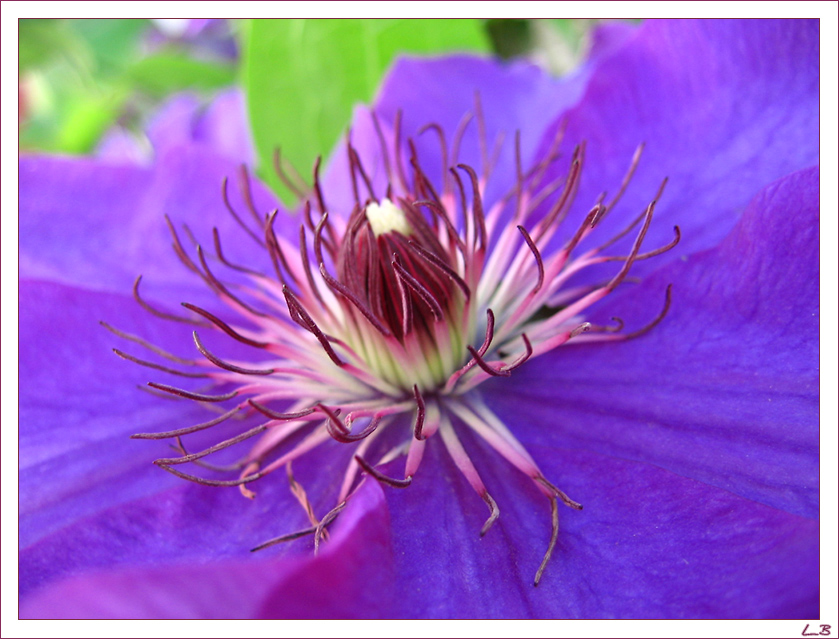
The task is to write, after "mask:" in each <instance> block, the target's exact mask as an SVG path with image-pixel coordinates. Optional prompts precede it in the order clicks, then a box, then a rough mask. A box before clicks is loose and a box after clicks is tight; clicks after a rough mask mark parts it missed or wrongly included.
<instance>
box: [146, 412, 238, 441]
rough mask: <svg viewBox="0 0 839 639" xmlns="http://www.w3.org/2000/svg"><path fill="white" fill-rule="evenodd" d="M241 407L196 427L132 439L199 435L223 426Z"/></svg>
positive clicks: (149, 434)
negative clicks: (218, 425) (200, 432)
mask: <svg viewBox="0 0 839 639" xmlns="http://www.w3.org/2000/svg"><path fill="white" fill-rule="evenodd" d="M239 410H240V407H239V406H236V408H231V409H230V410H229V411H227V412H226V413H223V414H222V415H219V416H218V417H216V418H215V419H211V420H210V421H208V422H204V423H202V424H196V425H195V426H187V427H186V428H178V429H175V430H169V431H166V432H164V433H136V434H134V435H131V439H169V438H170V437H180V436H181V435H189V434H190V433H197V432H198V431H200V430H205V429H207V428H212V427H213V426H215V425H217V424H221V423H222V422H223V421H226V420H228V419H230V418H231V417H232V416H233V415H235V414H236V413H237V412H239Z"/></svg>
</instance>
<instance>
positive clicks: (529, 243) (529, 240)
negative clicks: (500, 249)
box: [516, 224, 545, 295]
mask: <svg viewBox="0 0 839 639" xmlns="http://www.w3.org/2000/svg"><path fill="white" fill-rule="evenodd" d="M516 228H517V229H518V230H519V232H520V233H521V234H522V237H523V238H524V241H525V243H526V244H527V248H529V249H530V252H531V253H533V257H534V258H536V268H537V269H538V270H539V276H538V277H537V279H536V286H534V287H533V290H532V291H530V294H531V295H535V294H536V292H537V291H538V290H539V289H540V288H542V284H543V282H544V281H545V265H544V263H543V262H542V254H541V253H540V252H539V249H538V248H537V247H536V244H535V243H534V242H533V239H532V238H531V237H530V234H529V233H528V232H527V230H526V229H525V228H524V227H523V226H522V225H521V224H519V225H518V226H516Z"/></svg>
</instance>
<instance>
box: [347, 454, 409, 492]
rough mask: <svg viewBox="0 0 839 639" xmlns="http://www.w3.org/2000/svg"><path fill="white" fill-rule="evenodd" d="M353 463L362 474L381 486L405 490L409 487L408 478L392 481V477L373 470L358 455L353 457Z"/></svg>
mask: <svg viewBox="0 0 839 639" xmlns="http://www.w3.org/2000/svg"><path fill="white" fill-rule="evenodd" d="M355 461H357V462H358V465H359V466H361V467H362V468H363V469H364V472H366V473H367V474H368V475H370V476H371V477H372V478H373V479H375V480H377V481H380V482H381V483H383V484H387V485H388V486H393V487H394V488H407V487H408V486H410V485H411V478H410V477H406V478H405V479H394V478H393V477H388V476H387V475H383V474H382V473H380V472H379V471H378V470H376V469H375V468H373V467H372V466H371V465H370V464H369V463H367V462H366V461H364V459H363V458H362V457H361V456H360V455H356V456H355Z"/></svg>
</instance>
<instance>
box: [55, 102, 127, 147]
mask: <svg viewBox="0 0 839 639" xmlns="http://www.w3.org/2000/svg"><path fill="white" fill-rule="evenodd" d="M123 99H124V98H123V96H120V95H112V96H107V97H96V96H92V95H89V94H86V95H79V96H78V97H77V98H76V99H75V100H73V101H72V102H71V103H70V104H69V105H68V107H67V111H66V114H65V116H64V118H63V119H62V121H61V128H60V130H59V131H58V138H57V142H56V144H57V150H58V151H61V152H64V153H74V154H79V153H88V152H89V151H90V150H91V149H92V148H93V147H94V145H95V144H96V142H97V141H98V140H99V138H100V137H101V136H102V134H103V133H104V132H105V130H106V129H107V128H108V127H109V126H110V125H111V123H112V122H113V121H114V120H115V119H116V117H117V113H118V112H119V108H120V106H121V104H122V101H123Z"/></svg>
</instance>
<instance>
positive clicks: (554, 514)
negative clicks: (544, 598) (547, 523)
mask: <svg viewBox="0 0 839 639" xmlns="http://www.w3.org/2000/svg"><path fill="white" fill-rule="evenodd" d="M550 499H551V541H550V542H549V543H548V549H547V551H545V556H544V558H543V559H542V563H541V564H539V569H538V570H537V571H536V577H534V578H533V585H534V586H538V585H539V582H540V581H542V573H544V572H545V568H547V566H548V562H549V561H550V560H551V555H553V553H554V547H555V546H556V540H557V537H559V509H558V508H557V506H556V498H555V497H551V498H550Z"/></svg>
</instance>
